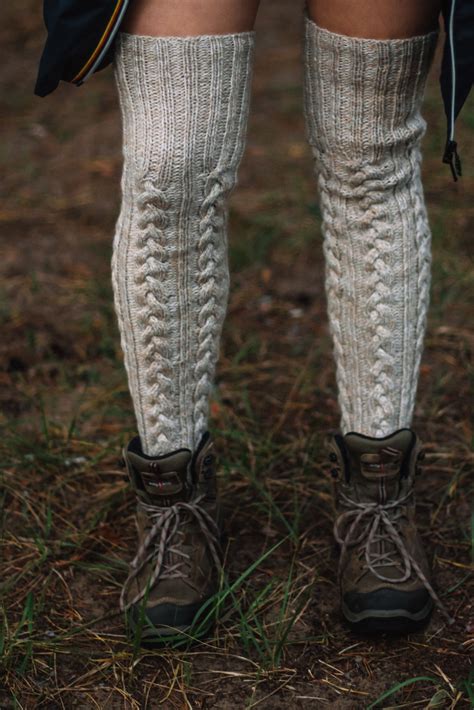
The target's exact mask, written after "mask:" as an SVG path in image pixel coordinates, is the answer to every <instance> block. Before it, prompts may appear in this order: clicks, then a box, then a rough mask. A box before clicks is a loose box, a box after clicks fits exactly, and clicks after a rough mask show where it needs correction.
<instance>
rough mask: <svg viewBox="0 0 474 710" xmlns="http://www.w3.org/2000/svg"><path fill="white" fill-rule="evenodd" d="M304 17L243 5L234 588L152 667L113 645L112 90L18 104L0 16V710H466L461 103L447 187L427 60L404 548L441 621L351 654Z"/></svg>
mask: <svg viewBox="0 0 474 710" xmlns="http://www.w3.org/2000/svg"><path fill="white" fill-rule="evenodd" d="M300 4H301V3H289V2H287V1H286V0H274V1H273V2H269V3H264V4H263V7H262V10H261V14H260V17H259V21H258V52H257V65H256V69H255V77H254V92H253V105H252V116H251V121H250V128H249V137H248V147H247V152H246V155H245V158H244V160H243V164H242V168H241V171H240V185H239V188H238V190H237V191H236V192H235V193H234V194H233V196H232V201H231V215H230V234H231V242H230V262H231V267H232V293H231V299H230V305H229V313H228V319H227V322H226V326H225V332H224V338H223V347H222V356H221V360H220V364H219V375H218V383H217V389H216V396H215V399H214V402H213V405H212V431H213V432H214V433H215V435H216V443H217V448H218V450H219V451H220V473H221V481H220V484H221V491H222V498H223V505H224V508H225V511H226V518H227V528H228V535H229V541H230V545H229V550H228V576H229V584H231V585H232V587H228V588H227V589H232V592H231V593H228V594H227V597H226V601H225V603H224V606H223V614H222V618H221V619H220V621H219V622H218V624H217V626H216V628H215V630H214V632H213V634H212V635H211V637H210V638H208V639H207V640H206V641H203V642H201V643H198V644H196V645H194V646H192V647H191V648H189V649H184V650H157V651H144V650H140V649H139V648H136V647H134V645H133V643H132V644H131V643H130V642H129V641H128V640H127V638H126V636H125V631H124V624H123V621H124V620H123V617H122V615H121V613H120V612H119V610H118V598H119V593H120V586H121V584H122V582H123V580H124V576H125V574H126V562H127V561H128V560H129V559H130V557H131V555H132V552H133V551H134V546H135V531H134V523H133V511H134V501H133V497H132V496H131V494H130V490H129V488H128V485H127V482H126V480H125V477H124V473H123V469H122V468H120V465H119V463H120V450H121V446H122V445H123V443H125V442H126V441H127V440H128V438H129V437H130V436H131V435H132V434H134V433H135V431H134V419H133V414H132V406H131V401H130V397H129V394H128V389H127V383H126V377H125V371H124V367H123V362H122V355H121V351H120V344H119V338H118V331H117V326H116V321H115V314H114V310H113V301H112V291H111V283H110V257H111V247H112V235H113V231H114V223H115V220H116V216H117V213H118V208H119V180H120V171H121V148H120V142H121V134H120V130H121V129H120V118H119V113H118V109H117V99H116V94H115V88H114V83H113V76H112V72H111V71H110V70H107V71H104V72H102V73H100V74H98V75H96V76H95V77H94V78H93V79H92V80H91V81H90V83H88V84H87V85H86V86H84V87H82V88H81V89H76V88H75V87H71V86H66V85H63V86H62V87H61V88H60V89H59V90H58V91H57V92H55V93H54V94H53V95H52V96H50V97H49V98H47V99H39V98H37V97H35V96H33V84H34V78H35V71H36V63H37V60H38V56H39V53H40V51H41V46H42V42H43V37H44V33H43V29H42V20H41V16H40V11H39V9H38V3H37V2H34V1H33V0H24V2H22V3H11V4H8V6H7V7H5V8H4V11H3V16H4V21H3V22H2V26H1V27H0V41H1V43H2V46H3V47H4V48H5V50H6V55H5V57H6V61H5V62H3V63H2V64H1V65H0V87H1V97H2V109H1V111H2V116H1V123H0V126H1V128H0V130H1V142H0V155H1V164H2V172H1V178H0V179H1V182H2V205H1V206H0V223H1V260H0V322H1V333H2V337H1V340H0V366H1V370H0V385H1V386H0V401H1V411H0V426H1V432H2V435H1V438H0V459H1V475H2V478H1V480H2V488H1V492H2V499H3V516H2V523H1V541H0V542H1V576H0V585H1V587H0V589H1V607H0V655H1V658H0V708H4V709H6V708H75V707H78V708H89V707H90V708H127V709H128V708H155V707H159V706H160V707H161V706H162V707H164V708H193V709H194V708H216V709H217V708H221V709H227V708H238V709H240V708H254V707H258V706H259V707H261V708H269V709H271V710H273V709H277V708H291V709H293V708H313V707H314V708H319V707H325V706H332V707H334V708H369V707H377V708H378V707H380V708H382V707H383V708H389V707H390V708H401V707H404V708H405V707H410V708H411V707H421V708H428V707H429V708H435V707H436V708H438V707H439V708H454V707H456V708H464V707H469V706H470V704H471V703H472V699H473V697H474V691H473V689H472V683H473V674H472V670H470V655H471V654H472V650H473V644H474V617H473V614H472V601H473V586H472V567H471V547H472V545H471V523H470V506H469V498H470V493H471V491H470V490H469V487H470V485H472V472H473V465H472V463H473V457H472V419H471V418H470V417H471V415H472V409H471V407H472V391H471V394H470V393H469V384H470V380H471V382H472V374H473V370H472V345H473V331H472V314H473V303H472V300H473V289H472V286H473V269H472V252H471V254H469V248H470V247H471V245H472V235H473V232H474V200H473V195H474V189H473V188H474V139H473V135H474V103H473V101H472V99H471V100H470V101H469V102H468V105H467V107H466V109H465V111H464V112H463V114H462V117H461V119H460V121H459V126H458V141H459V144H460V148H461V154H462V157H463V158H464V163H465V175H464V177H463V178H462V180H460V181H459V182H458V183H456V184H455V183H454V182H453V181H452V179H451V175H450V172H449V169H448V168H447V166H443V165H442V164H441V155H442V151H443V145H444V131H445V120H444V115H443V111H442V106H441V99H440V93H439V88H438V84H437V75H438V72H439V56H438V59H437V62H436V64H435V66H434V68H433V71H432V74H431V80H430V84H429V88H428V90H427V95H426V102H425V111H424V113H425V117H426V118H427V121H428V132H427V135H426V137H425V139H424V163H423V172H424V184H425V191H426V198H427V202H428V208H429V214H430V221H431V225H432V231H433V253H434V262H433V286H432V303H431V309H430V317H429V325H428V332H427V337H426V348H425V353H424V357H423V363H422V368H421V377H420V385H419V395H418V401H417V407H416V413H415V421H414V427H415V428H416V430H417V432H418V433H419V435H420V437H421V439H422V440H423V442H424V444H425V446H426V449H427V452H428V453H427V458H426V465H425V466H424V473H423V476H421V477H420V480H419V489H418V499H419V503H420V506H419V518H420V527H421V532H422V535H423V537H424V540H425V542H426V545H427V549H428V551H429V553H430V557H431V559H432V560H433V567H434V572H435V576H436V583H437V587H438V589H439V590H440V594H441V596H442V598H443V601H444V602H445V603H446V605H447V606H448V607H449V609H450V610H451V612H452V614H453V615H454V617H455V623H454V624H453V625H452V626H447V625H446V623H445V620H444V619H443V617H442V616H441V615H440V614H439V613H438V612H436V613H435V614H434V616H433V619H432V621H431V623H430V625H429V627H428V628H427V629H426V630H425V631H424V632H423V633H418V634H413V635H411V636H408V637H406V636H405V637H399V638H388V637H382V638H361V637H357V636H354V635H352V634H351V633H350V632H349V631H348V630H347V629H346V628H345V626H344V625H343V623H342V622H341V619H340V615H339V609H338V600H337V585H336V578H335V569H336V566H337V552H336V550H335V548H334V544H333V539H332V511H331V487H330V484H329V479H328V472H327V468H326V464H325V458H326V455H325V452H324V446H323V442H324V438H325V435H326V433H327V431H329V430H334V429H336V428H337V426H338V409H337V402H336V397H335V392H336V389H335V377H334V367H333V359H332V354H331V343H330V338H329V334H328V326H327V320H326V315H325V313H326V304H325V295H324V282H323V258H322V249H321V234H320V220H319V209H318V201H317V195H316V188H315V181H314V178H313V172H312V164H311V157H310V153H309V149H308V147H307V145H306V141H305V137H304V125H303V118H302V109H301V106H302V90H301V62H300V53H301V42H300V31H301V12H300V10H301V7H300ZM5 15H6V17H5ZM246 572H247V574H246ZM250 572H251V573H250ZM471 657H472V655H471ZM395 688H398V690H396V692H393V693H392V694H389V695H387V696H386V697H385V698H383V697H382V696H383V695H384V694H386V693H388V692H389V691H391V690H392V689H395ZM469 698H470V700H469Z"/></svg>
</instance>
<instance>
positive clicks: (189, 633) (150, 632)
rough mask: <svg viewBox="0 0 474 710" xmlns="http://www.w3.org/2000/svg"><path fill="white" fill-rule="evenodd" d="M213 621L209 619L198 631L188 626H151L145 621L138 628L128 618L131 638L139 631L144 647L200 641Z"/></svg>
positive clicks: (212, 624)
mask: <svg viewBox="0 0 474 710" xmlns="http://www.w3.org/2000/svg"><path fill="white" fill-rule="evenodd" d="M213 626H214V622H213V621H211V623H209V624H208V625H207V626H205V627H204V628H203V629H200V630H199V633H196V631H193V627H192V625H190V626H153V627H152V626H151V625H148V624H146V623H144V624H143V626H142V628H141V629H139V627H138V625H137V624H135V622H134V621H133V620H132V619H131V618H129V635H130V637H131V640H133V639H134V638H135V637H136V635H137V633H140V646H143V647H145V648H160V647H163V646H169V647H179V646H184V645H186V644H192V643H193V642H194V641H200V640H202V639H204V638H206V637H207V636H208V635H209V634H210V632H211V630H212V628H213Z"/></svg>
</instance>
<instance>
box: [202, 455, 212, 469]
mask: <svg viewBox="0 0 474 710" xmlns="http://www.w3.org/2000/svg"><path fill="white" fill-rule="evenodd" d="M213 461H214V457H213V456H212V455H211V454H208V455H207V456H205V457H204V461H203V464H204V465H205V466H210V465H211V463H212V462H213Z"/></svg>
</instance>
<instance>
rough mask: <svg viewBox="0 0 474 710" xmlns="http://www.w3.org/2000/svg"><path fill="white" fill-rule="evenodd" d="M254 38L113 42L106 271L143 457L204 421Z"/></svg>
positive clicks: (197, 433) (126, 38) (193, 437)
mask: <svg viewBox="0 0 474 710" xmlns="http://www.w3.org/2000/svg"><path fill="white" fill-rule="evenodd" d="M253 42H254V36H253V33H251V32H249V33H242V34H228V35H217V36H198V37H178V38H177V37H142V36H136V35H128V34H121V35H120V36H119V39H118V43H117V51H116V55H115V77H116V83H117V86H118V93H119V98H120V105H121V111H122V120H123V145H124V147H123V153H124V169H123V176H122V209H121V213H120V216H119V219H118V222H117V228H116V233H115V239H114V245H113V257H112V279H113V287H114V299H115V308H116V311H117V316H118V321H119V328H120V333H121V344H122V349H123V352H124V359H125V366H126V370H127V376H128V382H129V387H130V392H131V395H132V400H133V405H134V409H135V415H136V419H137V426H138V431H139V434H140V438H141V443H142V447H143V450H144V452H145V453H147V454H148V455H159V454H162V453H166V452H169V451H171V450H175V449H177V448H179V447H189V448H191V449H192V450H193V449H194V448H195V446H196V445H197V444H198V443H199V440H200V438H201V436H202V434H203V433H204V432H205V430H206V428H207V417H208V399H209V394H210V391H211V388H212V383H213V376H214V369H215V364H216V360H217V357H218V350H219V338H220V333H221V329H222V324H223V320H224V316H225V311H226V307H227V297H228V286H229V275H228V266H227V237H226V223H227V206H226V198H227V196H228V194H229V192H230V191H231V189H232V188H233V186H234V185H235V182H236V173H237V168H238V165H239V161H240V158H241V156H242V153H243V149H244V140H245V129H246V123H247V115H248V106H249V90H250V76H251V62H252V56H253Z"/></svg>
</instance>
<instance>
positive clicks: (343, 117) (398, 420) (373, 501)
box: [305, 0, 439, 631]
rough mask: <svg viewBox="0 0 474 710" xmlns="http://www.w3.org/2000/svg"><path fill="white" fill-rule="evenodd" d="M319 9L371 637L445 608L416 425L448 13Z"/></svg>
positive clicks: (355, 503)
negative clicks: (428, 526) (423, 516)
mask: <svg viewBox="0 0 474 710" xmlns="http://www.w3.org/2000/svg"><path fill="white" fill-rule="evenodd" d="M308 9H309V18H307V20H306V35H305V114H306V121H307V132H308V138H309V141H310V144H311V147H312V150H313V154H314V158H315V163H316V169H317V173H318V184H319V192H320V201H321V211H322V217H323V235H324V252H325V257H326V293H327V300H328V315H329V322H330V329H331V333H332V337H333V342H334V353H335V360H336V369H337V383H338V396H339V404H340V409H341V414H342V416H341V430H342V434H343V436H337V437H335V438H334V439H333V441H332V445H331V452H330V460H331V462H332V464H333V475H334V476H335V478H336V480H337V488H338V496H337V505H338V520H337V523H336V528H335V533H336V538H337V540H338V542H339V543H340V544H341V547H342V554H341V566H340V580H341V593H342V602H343V612H344V615H345V616H346V618H347V619H348V620H349V621H350V622H351V623H352V624H353V625H354V627H355V628H358V629H360V630H368V631H375V630H390V629H394V630H402V629H404V628H408V629H409V628H415V627H416V625H417V624H418V623H423V622H425V621H426V620H427V618H428V617H429V613H430V610H431V607H432V599H436V600H437V598H436V595H435V593H434V591H433V588H432V586H431V583H430V581H429V567H428V564H427V561H426V557H425V554H424V552H423V548H422V545H421V541H420V539H419V536H418V534H417V532H416V526H415V522H414V508H413V483H414V475H415V472H416V470H417V469H418V468H419V465H420V464H419V462H418V461H417V459H418V454H419V448H420V447H419V444H418V441H417V438H416V435H415V434H414V432H412V431H411V430H410V429H409V427H410V426H411V420H412V415H413V408H414V402H415V394H416V386H417V380H418V372H419V365H420V359H421V354H422V346H423V337H424V331H425V324H426V316H427V309H428V301H429V286H430V261H431V253H430V229H429V225H428V219H427V214H426V207H425V203H424V197H423V188H422V184H421V177H420V163H421V151H420V142H421V138H422V136H423V134H424V132H425V128H426V124H425V121H424V119H423V118H422V116H421V113H420V109H421V103H422V98H423V93H424V86H425V82H426V77H427V74H428V71H429V67H430V65H431V61H432V57H433V53H434V49H435V45H436V40H437V32H436V27H437V16H438V12H439V5H437V3H431V2H430V3H427V2H421V3H408V2H402V3H398V2H397V3H396V4H395V3H394V2H392V0H383V1H382V2H378V0H377V2H374V1H373V0H364V2H362V3H359V2H357V3H356V2H354V0H347V1H345V0H335V2H332V0H331V2H327V3H326V2H323V1H322V0H319V2H310V3H309V6H308ZM318 21H319V22H324V23H325V24H324V25H323V26H321V25H319V24H318ZM327 27H329V28H330V29H327ZM354 35H355V36H354ZM351 432H352V433H351ZM437 601H439V600H437Z"/></svg>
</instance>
